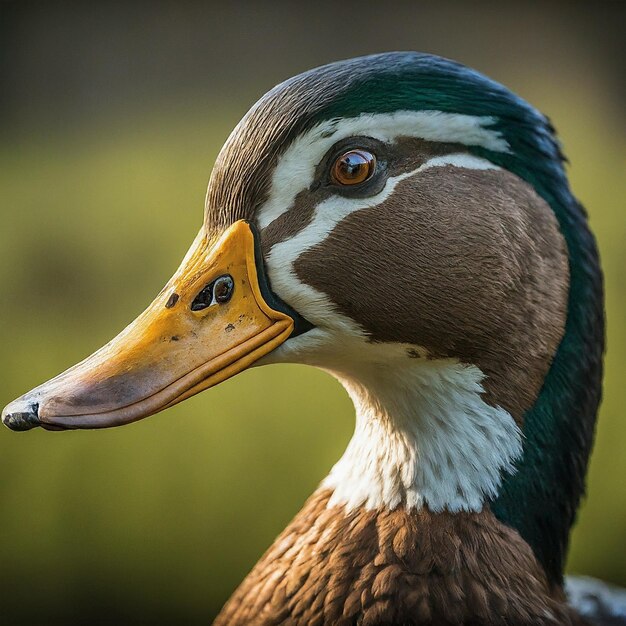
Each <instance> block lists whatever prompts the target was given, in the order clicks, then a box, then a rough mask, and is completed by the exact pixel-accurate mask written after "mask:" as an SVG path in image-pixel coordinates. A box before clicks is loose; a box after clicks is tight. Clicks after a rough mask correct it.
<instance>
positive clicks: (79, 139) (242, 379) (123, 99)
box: [0, 1, 626, 625]
mask: <svg viewBox="0 0 626 626" xmlns="http://www.w3.org/2000/svg"><path fill="white" fill-rule="evenodd" d="M511 5H512V3H450V2H443V1H439V2H407V3H394V2H379V3H364V2H360V3H332V4H330V3H324V2H313V3H282V2H274V3H272V4H260V3H252V2H250V3H227V2H220V3H215V4H213V3H210V2H197V3H189V2H183V1H177V2H168V3H163V2H150V3H137V2H130V1H127V2H119V3H118V2H106V3H105V2H101V3H90V2H81V3H64V2H42V3H33V2H27V1H20V2H2V3H0V346H1V349H2V357H1V359H0V404H5V403H6V402H8V401H9V400H11V399H13V398H14V397H16V396H17V395H19V394H21V393H23V392H24V391H26V390H27V389H30V388H31V387H33V386H34V385H35V384H38V383H40V382H41V381H43V380H45V379H48V378H49V377H51V376H53V375H55V374H56V373H58V372H59V371H61V370H63V369H65V368H66V367H67V366H69V365H71V364H73V363H74V362H76V361H78V360H79V359H81V358H83V357H84V356H85V355H87V354H88V353H90V352H91V351H93V350H94V349H95V348H97V347H99V346H100V345H101V344H102V343H104V342H105V341H107V340H108V339H109V338H110V337H112V336H113V335H114V334H116V333H117V332H118V330H120V329H121V328H122V327H123V326H124V325H125V324H126V323H127V322H129V321H130V320H131V319H132V318H133V317H134V316H135V315H136V314H137V313H139V312H140V311H141V310H142V308H143V307H144V306H145V305H146V304H147V303H148V302H149V301H150V300H151V299H152V298H153V296H154V295H155V294H156V293H157V292H158V291H159V290H160V288H161V287H162V285H163V284H164V283H165V281H166V280H167V279H168V278H169V276H170V274H171V272H172V271H173V270H174V269H175V268H176V267H177V265H178V262H179V261H180V259H181V258H182V256H183V254H184V253H185V251H186V248H187V246H188V245H189V243H190V242H191V240H192V238H193V237H194V235H195V233H196V231H197V229H198V228H199V226H200V222H201V217H202V207H203V199H204V192H205V186H206V182H207V179H208V176H209V172H210V169H211V166H212V163H213V161H214V159H215V157H216V155H217V153H218V150H219V148H220V146H221V144H222V143H223V141H224V140H225V138H226V137H227V135H228V133H229V131H230V130H231V128H232V127H233V126H234V124H235V123H236V122H237V121H238V119H239V118H240V116H241V115H242V114H243V113H244V112H245V111H246V109H247V108H248V107H249V106H250V105H251V104H252V103H253V102H254V101H255V100H256V99H257V98H258V97H259V96H260V95H261V94H262V93H263V92H264V91H266V90H267V89H268V88H270V87H271V86H272V85H274V84H275V83H277V82H279V81H281V80H283V79H284V78H287V77H288V76H291V75H293V74H295V73H297V72H300V71H303V70H305V69H307V68H309V67H312V66H315V65H319V64H322V63H325V62H328V61H332V60H336V59H339V58H345V57H350V56H355V55H358V54H365V53H370V52H376V51H383V50H393V49H417V50H422V51H428V52H433V53H437V54H441V55H444V56H448V57H452V58H455V59H457V60H460V61H462V62H464V63H466V64H468V65H471V66H474V67H476V68H477V69H479V70H481V71H483V72H485V73H487V74H489V75H491V76H492V77H494V78H495V79H497V80H500V81H501V82H503V83H505V84H507V85H508V86H509V87H511V88H513V89H514V90H515V91H517V92H518V93H520V94H521V95H522V96H523V97H525V98H526V99H528V100H529V101H531V102H532V103H533V104H535V105H536V106H537V107H539V108H540V109H542V110H543V111H544V112H546V113H547V114H548V115H550V117H551V118H552V119H553V121H554V123H555V124H556V126H557V128H558V129H559V131H560V135H561V138H562V141H563V144H564V147H565V151H566V153H567V155H568V156H569V158H570V161H571V167H570V169H569V171H570V175H571V182H572V185H573V188H574V190H575V192H576V194H577V195H578V196H579V198H580V199H581V200H582V201H583V203H584V204H585V205H586V206H587V207H588V210H589V213H590V220H591V224H592V227H593V229H594V230H595V233H596V235H597V237H598V240H599V244H600V249H601V252H602V257H603V263H604V268H605V272H606V291H607V315H608V346H609V349H608V354H607V359H606V377H605V381H606V382H605V399H604V402H603V405H602V410H601V415H600V421H599V426H598V430H597V437H596V447H595V452H594V454H593V458H592V461H591V468H590V473H589V481H588V491H589V495H588V497H587V499H586V500H585V503H584V506H583V507H582V509H581V511H580V516H579V521H578V524H577V527H576V529H575V531H574V534H573V539H572V547H571V551H570V558H569V564H568V570H569V571H570V572H579V573H586V574H591V575H594V576H598V577H602V578H604V579H606V580H611V581H613V582H615V583H619V584H622V585H626V558H625V556H626V554H625V552H626V550H625V531H626V494H625V488H624V477H625V476H626V456H625V454H624V448H625V446H626V419H625V415H624V405H625V404H626V385H625V384H624V372H625V362H624V359H625V358H626V357H625V356H624V355H625V354H626V323H625V321H626V320H625V318H626V314H625V312H626V282H625V279H624V276H625V272H626V211H625V210H624V197H625V192H626V186H625V183H624V178H625V176H624V172H625V170H624V166H625V165H626V162H625V158H624V155H625V151H624V148H625V145H624V144H625V142H624V132H623V131H624V127H623V117H622V114H623V102H624V99H623V96H624V90H623V87H624V84H623V82H621V81H622V80H623V77H624V68H623V67H622V66H621V65H620V61H621V60H622V59H623V58H624V50H623V49H622V48H621V47H620V41H621V39H622V35H623V13H622V11H621V9H620V6H621V3H618V2H615V3H608V2H607V3H601V2H600V3H595V4H594V5H593V6H592V5H591V4H589V3H585V4H582V3H581V4H577V3H573V2H569V3H563V4H558V3H540V2H537V3H530V2H527V3H521V5H518V6H516V7H513V6H511ZM352 427H353V415H352V406H351V404H350V402H349V401H348V399H347V396H346V395H345V393H344V391H343V390H342V388H341V387H340V386H339V384H338V383H336V382H335V381H334V380H333V379H331V378H330V377H329V376H327V375H326V374H324V373H321V372H319V371H316V370H313V369H307V368H303V367H296V366H293V367H291V366H274V367H272V368H264V369H263V368H259V369H257V370H252V371H249V372H246V373H244V374H242V375H240V376H239V377H237V378H236V379H234V380H231V381H228V382H226V383H225V384H223V385H221V386H220V387H218V388H216V389H213V390H211V391H209V392H205V393H204V394H202V395H200V396H198V397H195V398H193V399H191V400H188V401H187V402H185V403H184V404H182V405H179V406H177V407H175V408H173V409H171V410H169V411H166V412H165V413H161V414H159V415H157V416H155V417H152V418H150V419H148V420H145V421H142V422H139V423H137V424H134V425H131V426H127V427H125V428H122V429H114V430H109V431H101V432H70V433H49V432H43V431H33V432H30V433H26V434H15V433H11V432H9V431H8V430H6V429H2V430H0V510H1V515H2V523H1V524H0V622H1V623H2V624H29V625H30V624H46V625H52V624H64V625H67V624H74V623H76V624H205V623H208V621H209V620H208V619H207V618H210V617H212V616H214V615H215V614H216V612H217V611H218V610H219V608H220V606H221V605H222V603H223V602H224V601H225V599H226V598H227V597H228V595H229V594H230V593H231V592H232V590H233V589H234V587H235V586H236V584H237V582H238V581H240V580H241V578H242V577H243V576H244V575H245V573H246V572H247V571H248V570H249V569H250V567H251V566H252V565H253V563H254V562H255V561H256V560H257V559H258V557H259V556H260V555H261V553H262V552H263V551H264V549H265V548H266V547H267V546H268V545H269V544H270V543H271V542H272V540H273V539H274V537H275V536H276V535H277V533H278V532H279V531H280V530H281V529H282V528H283V527H284V525H285V524H286V523H287V522H288V521H289V519H290V518H291V517H292V516H293V515H294V514H295V512H296V511H297V510H298V508H299V507H300V506H301V504H302V503H303V501H304V500H305V498H306V497H307V495H308V494H309V493H310V492H311V491H312V490H313V489H314V488H315V486H316V485H317V483H318V482H319V481H320V480H321V478H322V477H323V476H324V475H325V474H326V472H327V471H328V470H329V468H330V467H331V465H332V464H333V463H334V462H335V461H336V460H337V459H338V458H339V456H340V454H341V452H342V451H343V449H344V447H345V445H346V443H347V441H348V440H349V437H350V434H351V431H352Z"/></svg>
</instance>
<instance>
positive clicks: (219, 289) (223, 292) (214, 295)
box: [191, 274, 235, 311]
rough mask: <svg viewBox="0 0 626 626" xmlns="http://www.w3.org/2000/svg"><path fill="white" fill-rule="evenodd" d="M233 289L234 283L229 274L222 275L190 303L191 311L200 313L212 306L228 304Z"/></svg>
mask: <svg viewBox="0 0 626 626" xmlns="http://www.w3.org/2000/svg"><path fill="white" fill-rule="evenodd" d="M234 288H235V281H234V280H233V277H232V276H231V275H230V274H224V276H220V277H219V278H216V279H215V280H214V281H213V282H212V283H209V284H208V285H207V286H206V287H204V288H203V289H202V291H201V292H200V293H199V294H198V295H197V296H196V297H195V299H194V301H193V302H192V303H191V310H192V311H202V309H206V308H207V307H209V306H211V305H212V304H216V303H219V304H224V302H228V301H229V300H230V299H231V297H232V295H233V289H234Z"/></svg>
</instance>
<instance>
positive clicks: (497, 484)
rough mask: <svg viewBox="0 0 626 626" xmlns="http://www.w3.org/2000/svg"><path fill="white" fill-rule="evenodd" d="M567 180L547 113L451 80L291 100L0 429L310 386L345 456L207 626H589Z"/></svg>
mask: <svg viewBox="0 0 626 626" xmlns="http://www.w3.org/2000/svg"><path fill="white" fill-rule="evenodd" d="M564 164H565V157H564V155H563V152H562V149H561V146H560V143H559V141H558V139H557V136H556V132H555V130H554V128H553V126H552V124H551V123H550V121H549V119H548V118H547V117H545V116H544V115H543V114H541V113H540V112H539V111H538V110H536V109H535V108H534V107H532V106H531V105H530V104H528V103H527V102H526V101H524V100H523V99H522V98H521V97H519V96H517V95H515V94H514V93H513V92H512V91H510V90H509V89H507V88H506V87H504V86H503V85H501V84H499V83H497V82H495V81H494V80H492V79H490V78H488V77H486V76H485V75H483V74H481V73H479V72H477V71H475V70H473V69H471V68H468V67H466V66H464V65H462V64H460V63H457V62H455V61H451V60H448V59H444V58H442V57H438V56H435V55H431V54H425V53H417V52H389V53H381V54H375V55H369V56H365V57H358V58H353V59H348V60H344V61H339V62H334V63H330V64H328V65H324V66H322V67H318V68H315V69H312V70H309V71H307V72H304V73H302V74H299V75H297V76H295V77H293V78H290V79H288V80H286V81H285V82H283V83H281V84H279V85H278V86H276V87H274V88H273V89H271V90H270V91H269V92H267V93H266V94H265V95H264V96H263V97H262V98H261V99H260V100H258V102H256V104H254V105H253V106H252V108H251V109H250V110H249V111H248V112H247V113H246V114H245V115H244V117H243V118H242V120H241V121H240V122H239V124H238V125H237V126H236V127H235V128H234V130H233V131H232V133H231V134H230V136H229V137H228V139H227V141H226V142H225V144H224V146H223V148H222V150H221V151H220V153H219V155H218V157H217V160H216V162H215V165H214V167H213V170H212V173H211V176H210V180H209V184H208V190H207V194H206V204H205V211H204V220H203V224H202V227H201V229H200V232H199V233H198V235H197V237H196V238H195V240H194V241H193V243H192V245H191V248H190V249H189V251H188V253H187V254H186V256H185V258H184V259H183V261H182V264H181V265H180V267H179V269H178V270H177V271H176V273H175V274H174V275H173V277H172V278H171V279H170V281H169V282H168V283H167V285H166V286H165V287H164V288H163V290H162V291H161V292H160V293H159V294H158V295H157V297H156V298H155V300H154V301H153V302H152V304H150V305H149V307H148V308H147V309H146V310H145V311H144V312H143V313H142V314H141V315H140V316H139V317H138V318H137V319H136V320H135V321H134V322H132V323H131V324H130V325H129V326H128V327H127V328H126V329H124V330H123V331H122V332H121V333H120V334H119V335H118V336H117V337H115V338H114V339H113V340H112V341H111V342H109V343H108V344H107V345H105V346H104V347H102V348H101V349H100V350H98V351H96V352H95V353H94V354H93V355H91V356H90V357H88V358H86V359H85V360H84V361H82V362H81V363H79V364H77V365H75V366H74V367H72V368H70V369H68V370H67V371H65V372H64V373H62V374H60V375H59V376H57V377H55V378H53V379H52V380H50V381H48V382H46V383H44V384H42V385H39V386H38V387H36V388H34V389H33V390H32V391H29V392H28V393H26V394H24V395H23V396H21V397H20V398H18V399H17V400H15V401H13V402H12V403H10V404H9V405H8V406H7V407H5V409H4V410H3V412H2V421H3V423H4V424H5V425H6V426H8V427H9V428H10V429H12V430H15V431H23V430H30V429H31V428H34V427H42V428H44V429H47V430H68V429H99V428H106V427H112V426H119V425H123V424H127V423H130V422H134V421H136V420H139V419H142V418H145V417H147V416H149V415H153V414H155V413H157V412H159V411H163V410H165V409H167V408H169V407H171V406H173V405H175V404H177V403H179V402H182V401H183V400H185V399H186V398H189V397H190V396H193V395H194V394H197V393H199V392H200V391H203V390H205V389H207V388H209V387H212V386H214V385H217V384H219V383H220V382H222V381H224V380H226V379H228V378H230V377H232V376H234V375H236V374H238V373H239V372H241V371H243V370H245V369H247V368H249V367H251V366H266V365H268V366H269V365H271V364H274V363H298V364H306V365H310V366H313V367H317V368H321V369H323V370H325V371H327V372H330V373H331V374H332V375H333V376H334V377H335V378H336V379H337V380H338V381H339V382H340V383H341V384H342V385H343V386H344V388H345V389H346V391H347V393H348V394H349V396H350V398H351V399H352V401H353V403H354V407H355V416H356V417H355V420H356V421H355V431H354V435H353V437H352V439H351V440H350V442H349V444H348V446H347V448H346V450H345V453H344V454H343V456H342V457H341V458H340V459H339V460H338V461H337V463H336V464H335V465H334V467H332V469H331V470H330V473H329V474H328V476H327V477H326V478H324V480H323V481H322V482H321V484H320V486H319V488H318V489H317V490H316V491H315V492H314V493H313V495H312V496H311V497H310V498H309V499H308V500H307V501H306V503H305V504H304V506H303V508H302V510H301V511H300V512H299V513H298V514H297V515H296V517H295V518H294V520H293V521H292V522H291V523H290V524H289V525H288V526H287V528H286V529H285V530H284V531H283V532H282V534H280V536H279V537H278V538H277V539H276V541H275V542H274V544H273V545H272V546H271V547H270V548H269V549H268V550H267V552H266V553H265V554H264V555H263V556H262V557H261V559H260V560H259V562H258V563H257V564H256V566H255V567H254V568H253V569H252V571H251V572H250V573H249V574H248V576H247V577H246V578H245V579H244V581H243V582H242V583H241V585H240V586H239V587H238V588H237V590H236V591H235V592H234V594H233V596H232V597H231V599H230V600H229V601H228V602H227V603H226V604H225V606H224V607H223V609H222V611H221V613H220V614H219V615H218V617H217V618H216V620H215V624H217V625H218V626H223V625H228V624H255V625H269V624H294V625H296V624H297V625H307V626H310V625H318V626H319V625H326V624H333V625H352V624H358V625H362V626H374V625H382V624H405V625H409V624H432V625H437V624H473V625H478V624H586V623H604V622H601V621H593V620H594V619H596V620H601V618H600V617H599V615H600V613H601V610H600V609H602V607H606V606H608V605H609V603H608V602H604V601H603V600H602V596H603V594H604V593H605V592H604V591H602V592H601V591H598V590H597V589H596V590H594V591H593V595H592V596H585V589H587V587H585V585H584V584H582V587H581V583H580V580H578V581H577V583H576V584H577V585H578V586H577V587H576V589H577V591H576V594H570V596H568V593H567V590H566V586H565V578H564V562H565V558H566V555H567V548H568V542H569V535H570V531H571V528H572V525H573V523H574V521H575V516H576V511H577V508H578V506H579V503H580V500H581V497H582V495H583V492H584V487H585V473H586V469H587V464H588V460H589V455H590V452H591V449H592V444H593V435H594V428H595V421H596V414H597V410H598V404H599V401H600V396H601V384H602V360H603V353H604V304H603V283H602V272H601V266H600V261H599V256H598V250H597V246H596V243H595V240H594V237H593V235H592V233H591V231H590V229H589V226H588V221H587V214H586V212H585V209H584V208H583V207H582V205H581V204H580V203H579V202H578V200H577V199H576V198H575V197H574V195H573V194H572V191H571V190H570V187H569V183H568V179H567V175H566V172H565V169H564ZM594 584H595V583H594ZM594 589H595V588H594ZM615 593H618V592H617V591H616V592H615ZM574 595H575V596H576V597H579V598H584V597H586V604H584V603H583V602H579V605H580V606H579V607H578V608H577V607H575V606H573V604H572V603H573V600H572V597H573V596H574ZM618 595H619V593H618ZM590 597H592V598H593V601H594V602H595V605H594V606H595V609H596V610H595V617H594V614H592V613H593V612H592V611H590V609H589V605H590ZM617 597H618V596H617V595H613V596H612V598H613V600H615V598H617ZM568 598H569V599H568ZM594 602H591V604H593V603H594ZM583 604H584V606H583ZM613 605H614V606H613V608H614V609H615V610H614V613H612V615H613V617H612V618H611V619H613V618H614V616H615V615H616V614H617V613H619V611H624V613H623V614H622V617H624V616H625V615H626V610H625V608H624V607H626V600H624V597H623V596H619V601H618V600H615V601H614V602H613ZM581 607H582V608H581ZM585 607H586V608H585ZM598 607H600V608H598ZM605 617H607V615H605ZM607 623H608V622H607ZM611 623H626V617H624V622H621V621H620V622H611Z"/></svg>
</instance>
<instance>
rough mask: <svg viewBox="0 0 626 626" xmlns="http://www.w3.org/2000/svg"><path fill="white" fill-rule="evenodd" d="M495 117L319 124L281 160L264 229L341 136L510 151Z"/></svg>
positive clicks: (404, 115) (409, 114)
mask: <svg viewBox="0 0 626 626" xmlns="http://www.w3.org/2000/svg"><path fill="white" fill-rule="evenodd" d="M494 121H495V119H494V118H492V117H488V116H484V117H476V116H471V115H462V114H460V113H444V112H442V111H396V112H395V113H381V114H362V115H360V116H358V117H354V118H349V119H344V120H341V122H340V123H338V121H337V120H328V121H326V122H322V123H321V124H318V125H317V126H315V127H314V128H312V129H311V130H309V131H307V132H306V133H304V134H303V135H301V136H300V137H298V139H296V140H295V141H294V142H293V143H292V144H291V145H290V146H289V148H287V150H286V151H285V153H284V154H283V155H282V157H281V158H280V159H279V162H278V164H277V166H276V169H275V170H274V174H273V176H272V186H271V191H270V197H269V199H268V200H267V202H266V203H265V204H264V205H263V207H261V209H260V210H259V212H258V214H257V221H258V223H259V226H260V227H261V228H265V227H266V226H268V225H269V224H271V223H272V222H273V221H274V220H275V219H276V218H278V217H280V216H281V215H282V214H283V213H285V212H286V211H288V210H289V207H290V206H291V205H292V204H293V201H294V199H295V197H296V195H297V194H298V193H299V192H300V191H301V190H303V189H307V188H308V187H309V186H310V185H311V183H312V182H313V177H314V175H315V168H316V167H317V165H318V164H319V162H320V161H321V159H322V157H323V156H324V154H326V152H327V151H328V150H329V149H330V148H331V147H332V146H333V144H335V143H336V142H337V141H339V140H340V139H344V138H346V137H351V136H358V135H361V136H368V137H372V138H374V139H378V140H380V141H384V142H393V141H395V140H396V139H397V138H398V137H416V138H420V139H424V140H427V141H439V142H453V143H460V144H463V145H468V146H482V147H483V148H487V149H489V150H492V151H494V152H509V151H510V150H509V144H508V143H507V142H506V140H505V139H504V138H503V137H502V135H501V133H500V132H499V131H497V130H494V129H491V128H488V127H489V126H491V125H492V124H493V123H494Z"/></svg>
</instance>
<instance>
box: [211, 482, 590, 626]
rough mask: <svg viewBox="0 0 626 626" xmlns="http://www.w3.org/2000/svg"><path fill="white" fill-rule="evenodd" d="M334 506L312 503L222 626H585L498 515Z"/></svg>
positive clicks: (240, 593)
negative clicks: (465, 625)
mask: <svg viewBox="0 0 626 626" xmlns="http://www.w3.org/2000/svg"><path fill="white" fill-rule="evenodd" d="M329 497H330V492H329V491H328V490H320V491H318V492H316V493H315V494H314V495H313V496H311V498H309V500H308V501H307V503H306V504H305V505H304V507H303V508H302V510H301V511H300V512H299V513H298V515H296V517H295V519H294V520H293V521H292V522H291V524H290V525H289V526H288V527H287V528H286V529H285V530H284V531H283V533H282V534H281V535H280V536H279V537H278V539H277V540H276V542H275V543H274V545H273V546H272V547H271V548H270V549H269V550H268V551H267V552H266V553H265V555H264V556H263V557H262V558H261V560H260V561H259V562H258V564H257V565H256V566H255V567H254V569H253V570H252V572H251V573H250V574H249V575H248V577H247V578H246V579H245V580H244V581H243V583H242V584H241V585H240V587H239V588H238V589H237V591H236V592H235V593H234V594H233V596H232V597H231V599H230V600H229V601H228V603H227V604H226V606H225V607H224V608H223V610H222V612H221V613H220V615H219V616H218V618H217V619H216V621H215V624H216V626H226V625H229V624H252V625H257V626H269V625H270V624H271V625H274V624H283V625H285V626H286V625H294V626H296V625H301V626H305V625H306V626H322V625H330V624H332V625H336V626H348V625H353V624H354V625H359V626H378V625H383V624H405V625H407V626H408V625H410V624H420V625H433V626H434V625H442V626H445V625H448V624H449V625H452V624H468V625H469V624H473V625H476V626H478V625H490V624H493V625H494V626H496V625H501V624H511V625H514V624H537V625H542V624H546V625H547V624H551V625H553V624H571V625H578V624H584V623H585V622H584V621H583V620H582V619H581V618H580V617H579V616H577V615H576V614H574V613H573V611H572V609H570V608H569V607H568V606H567V605H566V604H565V603H564V600H563V595H562V592H561V590H560V589H550V587H549V585H548V582H547V579H546V577H545V574H544V573H543V570H542V568H541V567H540V565H539V564H538V563H537V560H536V559H535V557H534V556H533V554H532V551H531V549H530V548H529V546H528V545H527V544H526V543H525V542H524V541H523V540H522V538H521V537H520V536H519V534H518V533H517V532H516V531H515V530H513V529H512V528H509V527H507V526H505V525H503V524H502V523H500V522H499V521H498V520H496V519H495V517H494V516H493V514H492V513H491V512H490V511H489V510H488V509H484V510H483V511H481V512H480V513H457V514H450V513H439V514H434V513H431V512H429V511H428V510H427V509H422V510H419V511H417V510H413V511H407V510H406V509H405V508H403V507H400V508H398V509H396V510H394V511H389V510H380V511H366V510H364V509H357V510H355V511H353V512H351V513H348V514H346V513H345V512H344V510H343V509H342V508H338V507H331V508H327V503H328V499H329Z"/></svg>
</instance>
